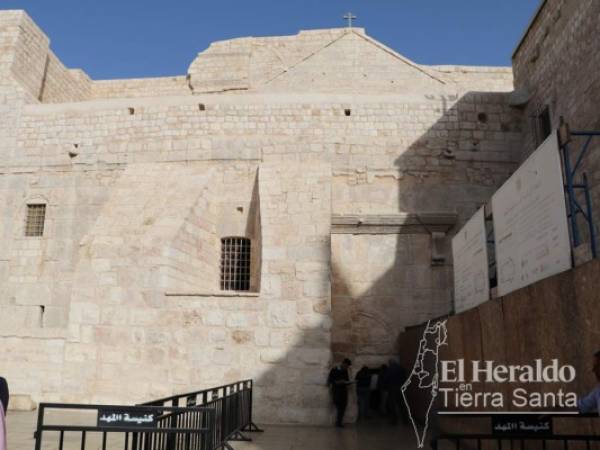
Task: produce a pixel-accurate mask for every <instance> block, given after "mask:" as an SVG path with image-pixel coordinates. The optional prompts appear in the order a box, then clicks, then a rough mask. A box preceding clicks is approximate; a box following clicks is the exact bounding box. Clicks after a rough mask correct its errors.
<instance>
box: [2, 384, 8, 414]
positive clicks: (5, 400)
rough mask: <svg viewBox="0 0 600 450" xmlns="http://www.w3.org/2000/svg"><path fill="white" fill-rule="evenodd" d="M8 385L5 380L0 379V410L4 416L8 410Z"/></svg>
mask: <svg viewBox="0 0 600 450" xmlns="http://www.w3.org/2000/svg"><path fill="white" fill-rule="evenodd" d="M8 397H9V395H8V383H7V382H6V379H5V378H2V377H0V403H2V408H4V414H6V411H7V410H8Z"/></svg>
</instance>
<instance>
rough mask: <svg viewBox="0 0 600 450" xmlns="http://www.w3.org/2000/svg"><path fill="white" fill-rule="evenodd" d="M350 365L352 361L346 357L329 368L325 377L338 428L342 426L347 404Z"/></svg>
mask: <svg viewBox="0 0 600 450" xmlns="http://www.w3.org/2000/svg"><path fill="white" fill-rule="evenodd" d="M351 365H352V362H351V361H350V360H349V359H348V358H346V359H344V361H342V364H340V365H337V366H335V367H334V368H333V369H331V370H330V371H329V376H328V377H327V385H328V386H329V388H330V389H331V396H332V398H333V404H334V405H335V409H336V411H337V415H336V421H335V426H336V427H339V428H343V427H344V414H345V412H346V406H347V405H348V384H350V376H349V375H348V369H349V368H350V366H351Z"/></svg>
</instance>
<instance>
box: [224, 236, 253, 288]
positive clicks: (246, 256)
mask: <svg viewBox="0 0 600 450" xmlns="http://www.w3.org/2000/svg"><path fill="white" fill-rule="evenodd" d="M221 290H223V291H249V290H250V239H248V238H241V237H227V238H223V239H221Z"/></svg>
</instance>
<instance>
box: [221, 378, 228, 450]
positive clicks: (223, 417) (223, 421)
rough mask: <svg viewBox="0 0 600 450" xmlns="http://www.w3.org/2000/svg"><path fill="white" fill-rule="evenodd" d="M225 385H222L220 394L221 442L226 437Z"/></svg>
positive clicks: (223, 441)
mask: <svg viewBox="0 0 600 450" xmlns="http://www.w3.org/2000/svg"><path fill="white" fill-rule="evenodd" d="M226 428H227V386H225V387H223V394H222V396H221V443H222V444H224V443H225V438H226V437H227V431H226Z"/></svg>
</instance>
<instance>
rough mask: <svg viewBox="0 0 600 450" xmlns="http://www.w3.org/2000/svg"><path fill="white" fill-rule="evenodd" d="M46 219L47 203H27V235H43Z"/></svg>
mask: <svg viewBox="0 0 600 450" xmlns="http://www.w3.org/2000/svg"><path fill="white" fill-rule="evenodd" d="M45 220H46V205H43V204H41V205H39V204H36V205H27V220H26V222H25V236H43V235H44V221H45Z"/></svg>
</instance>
